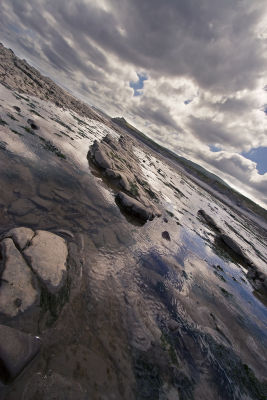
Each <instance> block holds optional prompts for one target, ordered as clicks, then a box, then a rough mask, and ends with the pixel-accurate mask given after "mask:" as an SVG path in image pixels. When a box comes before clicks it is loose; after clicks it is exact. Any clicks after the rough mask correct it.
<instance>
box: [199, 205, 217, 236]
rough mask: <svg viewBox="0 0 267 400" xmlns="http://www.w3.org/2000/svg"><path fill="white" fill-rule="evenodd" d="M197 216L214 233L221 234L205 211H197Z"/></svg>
mask: <svg viewBox="0 0 267 400" xmlns="http://www.w3.org/2000/svg"><path fill="white" fill-rule="evenodd" d="M197 214H198V216H199V217H200V218H201V219H202V220H203V221H204V222H205V223H206V224H207V225H208V226H209V227H210V228H212V229H213V230H214V231H215V232H217V233H221V232H222V230H221V228H220V227H219V226H218V225H217V224H216V222H215V221H214V219H213V218H212V217H211V216H210V215H209V214H207V213H206V211H204V210H199V211H198V213H197Z"/></svg>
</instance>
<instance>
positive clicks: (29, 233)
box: [6, 227, 34, 250]
mask: <svg viewBox="0 0 267 400" xmlns="http://www.w3.org/2000/svg"><path fill="white" fill-rule="evenodd" d="M6 236H8V237H9V236H10V237H12V239H13V241H14V243H15V244H16V246H17V247H18V248H19V249H20V250H23V249H24V247H26V246H27V244H28V243H29V242H30V241H31V240H32V238H33V236H34V232H33V230H32V229H30V228H23V227H21V228H14V229H11V230H10V231H9V232H8V234H7V235H6Z"/></svg>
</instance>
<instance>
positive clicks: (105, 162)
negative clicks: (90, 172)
mask: <svg viewBox="0 0 267 400" xmlns="http://www.w3.org/2000/svg"><path fill="white" fill-rule="evenodd" d="M88 158H90V159H91V160H92V161H93V162H94V164H95V165H96V166H97V167H99V168H102V169H104V170H105V169H107V168H109V169H112V168H113V164H112V160H111V159H110V158H109V157H108V155H107V153H106V151H105V145H104V144H103V143H98V142H97V141H95V142H94V144H93V145H92V146H91V149H90V151H89V153H88Z"/></svg>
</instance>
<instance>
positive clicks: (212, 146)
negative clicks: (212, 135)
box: [209, 144, 222, 153]
mask: <svg viewBox="0 0 267 400" xmlns="http://www.w3.org/2000/svg"><path fill="white" fill-rule="evenodd" d="M209 148H210V151H212V152H213V153H217V152H218V151H221V150H222V149H221V148H220V147H217V146H214V145H213V144H211V145H209Z"/></svg>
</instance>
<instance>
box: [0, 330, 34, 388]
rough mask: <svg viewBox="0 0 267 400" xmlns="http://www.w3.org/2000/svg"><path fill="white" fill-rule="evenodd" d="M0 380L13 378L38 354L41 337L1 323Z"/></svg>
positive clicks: (5, 380) (6, 380)
mask: <svg viewBox="0 0 267 400" xmlns="http://www.w3.org/2000/svg"><path fill="white" fill-rule="evenodd" d="M0 337H1V341H0V364H1V368H0V380H1V381H2V382H3V383H8V382H9V381H11V380H13V379H14V378H15V377H16V376H17V375H19V373H20V372H21V371H22V370H23V369H24V368H25V367H26V365H27V364H28V363H29V362H30V361H31V360H32V359H33V358H34V357H35V356H36V354H37V353H38V351H39V349H40V339H39V338H37V337H34V336H32V335H29V334H27V333H24V332H21V331H18V330H17V329H13V328H10V327H8V326H5V325H0Z"/></svg>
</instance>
